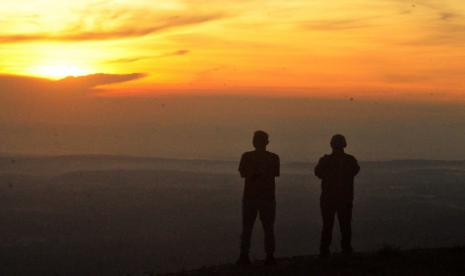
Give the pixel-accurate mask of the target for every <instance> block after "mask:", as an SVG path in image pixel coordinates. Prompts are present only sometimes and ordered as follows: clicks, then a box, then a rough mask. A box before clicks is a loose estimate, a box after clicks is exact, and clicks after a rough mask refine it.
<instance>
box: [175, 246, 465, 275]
mask: <svg viewBox="0 0 465 276" xmlns="http://www.w3.org/2000/svg"><path fill="white" fill-rule="evenodd" d="M166 275H167V276H168V275H170V276H194V275H293V276H300V275H302V276H303V275H306V276H308V275H344V276H345V275H367V276H368V275H370V276H372V275H396V276H398V275H409V276H412V275H461V276H463V275H465V247H456V248H440V249H415V250H408V251H400V250H397V249H392V248H389V247H386V248H384V249H381V250H379V251H378V252H375V253H361V254H355V255H354V256H353V257H352V258H345V257H343V256H341V255H336V256H333V257H332V258H330V259H327V260H320V259H319V258H318V257H317V256H300V257H291V258H282V259H279V260H278V264H277V265H276V266H271V267H267V266H264V265H263V262H262V261H257V262H254V264H253V265H252V266H250V267H237V266H236V265H233V264H229V265H222V266H214V267H204V268H201V269H197V270H192V271H184V272H178V273H170V274H166Z"/></svg>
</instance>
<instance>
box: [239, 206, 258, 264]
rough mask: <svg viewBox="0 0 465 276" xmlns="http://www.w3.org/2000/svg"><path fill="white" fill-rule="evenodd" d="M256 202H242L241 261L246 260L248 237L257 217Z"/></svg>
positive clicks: (248, 246) (248, 248)
mask: <svg viewBox="0 0 465 276" xmlns="http://www.w3.org/2000/svg"><path fill="white" fill-rule="evenodd" d="M256 205H257V204H256V203H254V202H250V201H243V202H242V234H241V257H240V259H242V260H243V261H244V260H245V259H243V258H246V259H247V260H248V256H249V250H250V239H251V237H252V230H253V225H254V223H255V219H256V218H257V213H258V209H257V206H256Z"/></svg>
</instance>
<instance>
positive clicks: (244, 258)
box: [237, 130, 279, 265]
mask: <svg viewBox="0 0 465 276" xmlns="http://www.w3.org/2000/svg"><path fill="white" fill-rule="evenodd" d="M253 145H254V147H255V150H254V151H249V152H246V153H244V154H243V155H242V158H241V161H240V164H239V172H240V174H241V176H242V177H243V178H245V186H244V194H243V199H242V234H241V255H240V257H239V260H238V261H237V264H242V265H244V264H250V260H249V249H250V239H251V236H252V229H253V225H254V223H255V219H256V218H257V215H259V216H260V220H261V222H262V225H263V230H264V233H265V251H266V254H267V257H266V261H265V264H267V265H271V264H275V262H276V261H275V259H274V250H275V239H274V222H275V217H276V201H275V177H277V176H279V156H278V155H276V154H274V153H272V152H269V151H267V150H266V146H267V145H268V134H267V133H266V132H264V131H261V130H259V131H256V132H255V133H254V136H253Z"/></svg>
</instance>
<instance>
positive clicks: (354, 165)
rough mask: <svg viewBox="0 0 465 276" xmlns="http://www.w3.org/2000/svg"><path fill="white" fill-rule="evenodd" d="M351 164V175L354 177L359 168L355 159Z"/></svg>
mask: <svg viewBox="0 0 465 276" xmlns="http://www.w3.org/2000/svg"><path fill="white" fill-rule="evenodd" d="M353 163H354V164H353V175H354V176H356V175H357V174H358V172H359V171H360V166H359V165H358V162H357V159H355V157H354V161H353Z"/></svg>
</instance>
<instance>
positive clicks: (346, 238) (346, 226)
mask: <svg viewBox="0 0 465 276" xmlns="http://www.w3.org/2000/svg"><path fill="white" fill-rule="evenodd" d="M337 217H338V220H339V227H340V228H341V238H342V239H341V248H342V251H343V252H344V253H346V254H351V253H352V244H351V240H352V203H351V202H350V203H344V204H343V205H341V206H339V207H338V210H337Z"/></svg>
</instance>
